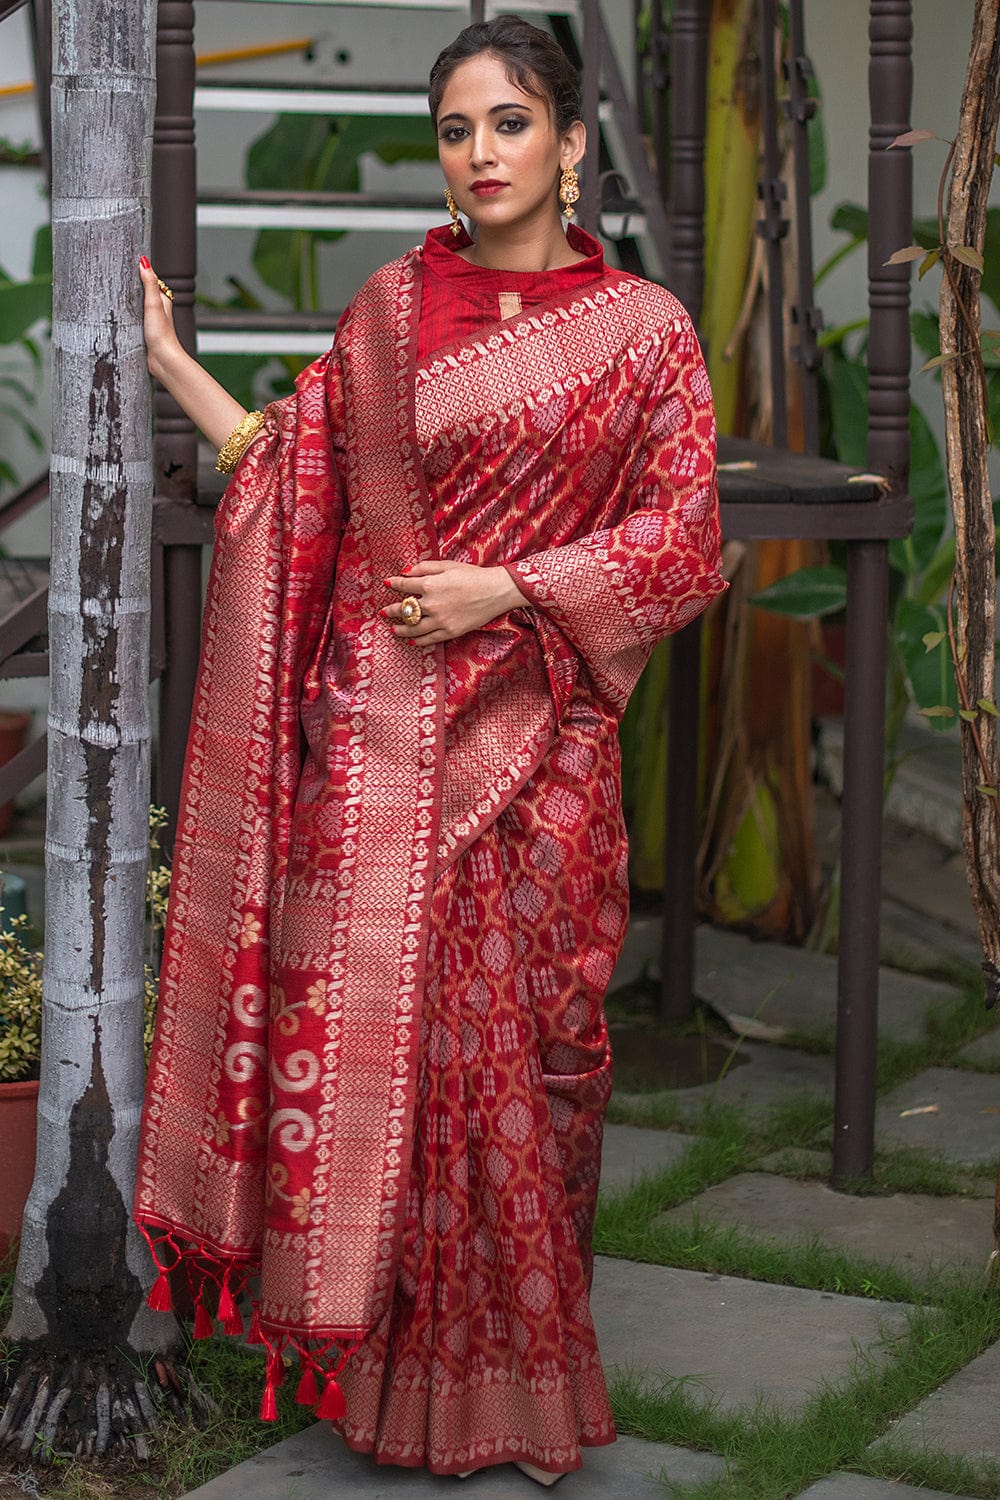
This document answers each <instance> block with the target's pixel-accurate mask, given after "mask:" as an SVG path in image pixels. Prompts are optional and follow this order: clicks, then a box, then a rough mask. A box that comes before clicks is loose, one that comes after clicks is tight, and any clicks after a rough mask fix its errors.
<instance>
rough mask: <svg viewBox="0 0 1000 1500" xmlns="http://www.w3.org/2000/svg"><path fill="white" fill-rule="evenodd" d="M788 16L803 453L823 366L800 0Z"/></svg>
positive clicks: (814, 428) (815, 444)
mask: <svg viewBox="0 0 1000 1500" xmlns="http://www.w3.org/2000/svg"><path fill="white" fill-rule="evenodd" d="M788 14H789V32H788V46H789V53H790V56H789V60H788V99H787V102H786V108H787V110H788V114H789V117H790V119H791V122H792V164H793V170H794V174H795V262H796V276H797V286H796V299H795V304H794V306H793V308H792V318H793V320H794V322H795V325H796V328H797V330H798V343H797V344H796V346H795V347H794V349H793V350H792V353H793V355H794V357H795V359H796V361H797V362H798V365H799V368H800V370H801V372H802V374H801V380H802V435H803V440H804V445H805V450H806V452H807V453H819V370H820V365H821V364H822V358H821V356H820V351H819V347H818V345H817V340H816V335H817V333H818V331H819V330H820V328H822V326H823V319H822V316H821V314H820V311H819V308H818V307H816V305H815V303H814V302H813V250H812V201H811V197H810V182H809V121H810V120H811V119H812V118H813V116H814V115H815V113H816V100H815V99H811V98H810V97H809V79H810V78H811V77H812V72H813V68H812V63H811V62H810V60H809V57H808V55H807V53H806V43H805V27H804V23H803V17H802V0H791V4H790V5H789V8H788Z"/></svg>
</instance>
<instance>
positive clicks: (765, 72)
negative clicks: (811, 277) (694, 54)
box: [757, 0, 788, 448]
mask: <svg viewBox="0 0 1000 1500" xmlns="http://www.w3.org/2000/svg"><path fill="white" fill-rule="evenodd" d="M777 25H778V8H777V3H776V0H760V33H759V34H760V113H761V120H762V123H763V132H764V150H763V160H762V164H761V166H762V175H761V180H760V183H759V184H758V188H757V193H758V196H759V197H760V198H761V199H762V201H763V204H764V214H763V217H762V218H761V219H760V220H759V222H758V224H757V233H758V234H759V235H760V236H761V237H762V238H763V240H764V242H765V246H766V251H767V329H768V348H769V350H770V360H771V372H770V373H771V401H772V411H773V417H772V422H771V441H772V443H773V444H774V446H775V447H776V448H787V447H788V397H787V392H786V389H785V308H784V266H783V264H782V255H781V242H782V240H783V239H784V238H785V235H786V234H787V233H788V220H787V219H786V218H785V215H784V213H783V211H782V205H783V203H784V201H785V184H784V181H783V180H782V176H781V150H780V147H779V145H778V97H777V80H776V78H775V66H774V62H775V59H774V42H775V36H776V35H777Z"/></svg>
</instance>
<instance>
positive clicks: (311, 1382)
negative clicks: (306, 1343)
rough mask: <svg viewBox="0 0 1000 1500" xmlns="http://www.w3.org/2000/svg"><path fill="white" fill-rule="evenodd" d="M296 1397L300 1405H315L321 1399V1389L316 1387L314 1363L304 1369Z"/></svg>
mask: <svg viewBox="0 0 1000 1500" xmlns="http://www.w3.org/2000/svg"><path fill="white" fill-rule="evenodd" d="M295 1399H296V1401H297V1402H298V1403H299V1405H300V1406H315V1405H316V1402H317V1401H318V1400H319V1391H318V1390H317V1389H316V1376H315V1374H314V1372H313V1367H312V1365H306V1367H305V1369H304V1370H303V1371H302V1379H301V1380H300V1381H299V1388H298V1390H297V1391H296V1392H295Z"/></svg>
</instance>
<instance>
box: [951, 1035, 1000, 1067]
mask: <svg viewBox="0 0 1000 1500" xmlns="http://www.w3.org/2000/svg"><path fill="white" fill-rule="evenodd" d="M955 1061H956V1062H957V1063H964V1062H967V1063H974V1064H975V1065H976V1067H978V1068H992V1070H993V1072H994V1073H1000V1026H994V1028H993V1030H992V1031H984V1032H983V1034H982V1036H977V1037H976V1040H975V1041H974V1042H967V1043H966V1044H965V1046H964V1047H963V1048H962V1049H961V1050H960V1051H959V1052H956V1053H955Z"/></svg>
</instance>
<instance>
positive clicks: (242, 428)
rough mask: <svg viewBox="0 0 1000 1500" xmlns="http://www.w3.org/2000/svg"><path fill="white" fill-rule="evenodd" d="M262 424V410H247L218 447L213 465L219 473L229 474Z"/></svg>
mask: <svg viewBox="0 0 1000 1500" xmlns="http://www.w3.org/2000/svg"><path fill="white" fill-rule="evenodd" d="M263 425H264V413H263V412H262V411H248V412H247V414H246V416H245V417H244V418H243V420H242V422H240V423H239V424H238V425H237V426H236V427H234V428H233V431H232V432H231V433H230V434H229V436H228V437H227V438H226V441H225V442H224V443H223V445H222V447H221V448H220V449H219V456H218V458H217V459H216V460H215V467H216V469H217V470H218V472H219V473H220V474H231V473H232V472H233V470H234V469H235V468H236V465H237V464H238V463H239V461H240V459H241V458H242V457H243V455H244V453H245V452H246V451H247V449H248V448H249V446H250V444H251V443H252V442H253V440H254V438H255V437H256V436H257V434H258V432H259V431H260V429H261V428H262V427H263Z"/></svg>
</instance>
